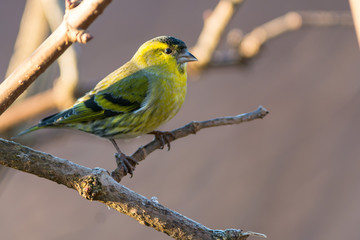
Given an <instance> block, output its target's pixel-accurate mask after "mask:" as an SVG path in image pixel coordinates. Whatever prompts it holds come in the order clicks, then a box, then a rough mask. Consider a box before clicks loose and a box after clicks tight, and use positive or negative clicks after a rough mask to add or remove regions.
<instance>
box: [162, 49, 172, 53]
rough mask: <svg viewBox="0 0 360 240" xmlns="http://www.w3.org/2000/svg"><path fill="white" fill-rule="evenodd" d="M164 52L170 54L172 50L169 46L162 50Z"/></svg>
mask: <svg viewBox="0 0 360 240" xmlns="http://www.w3.org/2000/svg"><path fill="white" fill-rule="evenodd" d="M164 52H165V53H166V54H170V53H172V50H171V49H170V48H166V49H165V51H164Z"/></svg>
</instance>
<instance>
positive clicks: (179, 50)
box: [133, 36, 197, 72]
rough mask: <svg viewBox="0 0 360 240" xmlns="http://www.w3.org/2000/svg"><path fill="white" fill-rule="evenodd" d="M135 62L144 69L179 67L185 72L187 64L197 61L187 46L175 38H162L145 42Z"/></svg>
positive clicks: (135, 57)
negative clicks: (151, 67)
mask: <svg viewBox="0 0 360 240" xmlns="http://www.w3.org/2000/svg"><path fill="white" fill-rule="evenodd" d="M133 60H135V61H136V62H137V63H141V64H142V65H143V67H150V66H162V65H163V66H165V67H172V66H175V65H176V66H177V68H178V69H179V71H181V72H183V71H184V70H185V66H186V63H187V62H192V61H197V59H196V57H194V55H192V54H191V53H190V52H189V51H188V49H187V47H186V44H185V43H184V42H183V41H181V40H179V39H177V38H174V37H169V36H161V37H156V38H153V39H151V40H149V41H147V42H145V43H144V44H143V45H141V47H140V48H139V49H138V51H137V52H136V53H135V55H134V57H133Z"/></svg>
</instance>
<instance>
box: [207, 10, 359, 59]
mask: <svg viewBox="0 0 360 240" xmlns="http://www.w3.org/2000/svg"><path fill="white" fill-rule="evenodd" d="M337 26H340V27H349V26H353V22H352V19H351V15H350V12H334V11H299V12H295V11H292V12H288V13H286V14H285V15H283V16H279V17H276V18H274V19H272V20H270V21H268V22H266V23H264V24H262V25H260V26H258V27H256V28H254V29H253V30H252V31H251V32H249V33H247V34H245V35H244V36H243V34H242V33H241V31H240V30H239V29H233V30H231V31H230V32H229V34H228V36H227V40H228V42H229V43H230V45H231V47H232V48H233V49H231V50H228V51H221V52H220V51H218V52H216V54H215V55H214V57H213V58H212V60H211V62H210V63H209V64H210V65H212V66H220V65H231V64H235V63H239V62H241V61H242V60H246V59H250V58H254V57H255V56H257V55H258V54H259V52H260V50H261V47H262V46H263V45H264V44H265V43H267V42H269V41H270V40H271V39H273V38H276V37H279V36H280V35H282V34H285V33H287V32H291V31H295V30H299V29H301V28H302V27H337ZM234 49H235V50H234Z"/></svg>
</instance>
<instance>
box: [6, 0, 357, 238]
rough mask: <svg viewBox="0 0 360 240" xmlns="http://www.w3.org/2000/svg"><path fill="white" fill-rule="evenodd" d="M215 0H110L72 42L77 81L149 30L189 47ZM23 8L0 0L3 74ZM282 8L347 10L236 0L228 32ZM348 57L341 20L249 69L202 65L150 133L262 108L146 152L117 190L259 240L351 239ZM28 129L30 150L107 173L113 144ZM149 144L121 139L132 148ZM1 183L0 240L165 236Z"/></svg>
mask: <svg viewBox="0 0 360 240" xmlns="http://www.w3.org/2000/svg"><path fill="white" fill-rule="evenodd" d="M216 3H217V1H216V0H211V1H208V0H198V1H190V0H183V1H165V0H152V1H140V0H124V1H113V2H112V3H111V5H110V6H109V7H108V8H107V9H106V10H105V12H104V13H103V14H102V15H101V16H100V17H99V18H98V19H97V20H96V21H95V23H94V24H93V25H92V26H91V27H90V29H89V31H90V32H91V34H92V35H93V36H94V39H93V40H92V41H91V42H90V43H89V44H86V45H83V46H80V45H78V46H77V50H78V51H79V53H80V55H79V56H80V57H79V72H80V81H81V83H83V84H84V83H85V82H87V84H88V86H93V85H95V84H96V82H97V81H98V80H100V79H101V78H102V77H104V76H105V75H107V74H108V73H109V72H111V71H112V70H114V69H116V68H117V67H118V66H120V65H122V64H123V63H125V62H126V61H127V60H128V59H129V58H130V57H131V56H132V55H133V53H134V52H135V51H136V49H137V48H138V46H140V44H141V43H143V42H145V41H146V40H148V39H150V38H152V37H155V36H158V35H174V36H176V37H178V38H180V39H182V40H184V41H185V42H186V43H187V44H188V45H189V46H192V45H194V44H195V42H196V39H197V37H198V35H199V32H200V30H201V28H202V24H203V21H202V14H203V11H204V10H206V9H209V8H213V7H214V6H215V5H216ZM24 4H25V1H24V0H22V1H11V0H5V1H3V2H2V7H1V8H0V30H1V35H0V39H1V40H0V41H1V44H0V53H1V54H0V75H1V76H4V75H5V72H6V67H7V64H8V61H9V59H10V56H11V54H12V49H13V44H14V41H15V38H16V34H17V30H18V26H19V22H20V19H21V15H22V12H23V8H24ZM292 10H349V6H348V2H347V1H339V0H318V1H310V0H306V1H304V0H302V1H300V0H296V1H295V0H273V1H265V0H252V1H246V2H245V3H244V4H243V5H242V6H241V8H240V10H239V11H238V13H237V14H236V16H235V18H234V19H233V20H232V22H231V24H230V27H229V29H231V28H233V27H238V28H241V29H243V30H244V31H245V32H247V31H249V30H251V29H252V28H254V27H256V26H258V25H259V24H262V23H264V22H266V21H269V20H270V19H272V18H275V17H278V16H280V15H283V14H285V13H286V12H288V11H292ZM359 60H360V55H359V49H358V46H357V42H356V37H355V32H354V30H353V29H352V28H341V27H337V28H304V29H301V30H299V31H296V32H292V33H288V34H285V35H282V36H281V37H279V38H276V39H274V40H272V41H270V42H269V43H268V44H267V45H266V46H265V48H264V49H263V51H262V53H261V54H260V56H258V57H257V58H256V59H254V60H252V61H251V62H250V64H249V65H248V66H245V67H240V66H232V67H222V68H212V69H208V70H206V71H205V72H204V73H203V74H202V75H201V76H200V77H199V79H197V81H192V80H193V79H190V81H189V87H188V96H187V99H186V102H185V104H184V106H183V108H182V110H181V111H180V113H179V114H178V115H177V116H176V117H175V118H174V119H173V120H172V121H170V122H169V123H168V124H166V125H165V126H163V128H162V129H173V128H176V127H179V126H182V125H184V124H186V123H188V122H189V121H191V120H206V119H209V118H213V117H219V116H226V115H236V114H239V113H243V112H248V111H252V110H255V109H256V108H257V107H258V105H264V106H265V107H266V108H267V109H268V110H269V111H270V114H269V115H268V116H267V117H266V118H265V119H263V120H256V121H253V122H250V123H245V124H242V125H234V126H227V127H219V128H213V129H207V130H203V131H201V132H199V133H198V134H197V135H195V136H189V137H187V138H184V139H180V140H177V141H176V142H174V143H173V144H172V149H171V151H170V152H167V151H165V150H163V151H156V152H155V153H153V154H151V155H150V156H149V157H148V159H147V160H146V161H144V162H142V163H141V164H140V165H139V166H138V167H137V169H136V171H135V175H134V177H133V178H132V179H129V178H125V179H124V180H123V182H122V184H124V185H125V186H127V187H129V188H131V189H132V190H134V191H136V192H138V193H139V194H142V195H144V196H146V197H148V198H150V197H152V196H156V197H157V198H158V200H159V202H160V203H161V204H163V205H165V206H167V207H169V208H171V209H173V210H176V211H178V212H180V213H182V214H184V215H185V216H187V217H190V218H192V219H194V220H196V221H198V222H200V223H202V224H204V225H205V226H207V227H210V228H215V229H225V228H242V229H244V230H249V231H256V232H261V233H264V234H266V235H267V236H268V238H269V239H293V240H300V239H301V240H303V239H318V240H325V239H359V238H360V232H359V229H358V228H359V227H358V226H359V223H360V206H359V204H360V187H359V183H360V161H359V160H360V137H359V134H360V128H359V123H360V110H359V107H358V104H360V92H359V91H360V82H359V76H360V65H359V63H360V61H359ZM44 116H45V115H44ZM39 119H40V117H39V118H37V119H33V120H31V122H29V123H27V124H26V126H30V125H31V124H33V123H36V122H38V120H39ZM24 128H25V126H24ZM29 137H31V138H34V141H36V142H35V144H34V145H32V147H33V148H35V149H38V150H41V151H45V152H48V153H51V154H54V155H56V156H59V157H62V158H65V159H69V160H71V161H73V162H76V163H78V164H81V165H85V166H88V167H97V166H98V167H103V168H106V169H114V167H115V162H114V159H113V154H114V149H113V147H112V146H111V144H110V143H109V142H107V141H105V140H102V139H99V138H96V137H93V136H91V135H89V134H85V133H81V132H77V131H70V130H43V131H39V132H38V133H34V134H32V135H31V136H29ZM149 140H151V136H144V137H142V138H139V139H134V140H131V141H126V142H119V145H120V147H122V149H123V150H124V151H125V152H126V153H128V154H130V153H132V152H133V151H134V150H135V149H136V148H137V147H138V146H139V145H141V144H144V143H146V142H147V141H149ZM0 189H1V192H0V238H1V239H4V240H5V239H28V240H32V239H52V240H59V239H68V240H72V239H170V238H169V237H168V236H166V235H164V234H162V233H159V232H156V231H154V230H153V229H150V228H148V227H145V226H142V225H140V224H138V223H137V222H136V221H135V220H133V219H131V218H129V217H128V216H125V215H122V214H119V213H117V212H116V211H115V210H112V209H108V208H107V207H106V206H105V205H102V204H100V203H97V202H89V201H86V200H84V199H82V198H81V197H79V196H78V194H77V193H76V192H75V191H72V190H70V189H67V188H65V187H64V186H60V185H57V184H55V183H53V182H50V181H47V180H44V179H40V178H38V177H36V176H33V175H29V174H25V173H22V172H18V171H15V170H10V171H9V172H8V174H7V175H6V179H5V180H4V181H3V182H1V183H0Z"/></svg>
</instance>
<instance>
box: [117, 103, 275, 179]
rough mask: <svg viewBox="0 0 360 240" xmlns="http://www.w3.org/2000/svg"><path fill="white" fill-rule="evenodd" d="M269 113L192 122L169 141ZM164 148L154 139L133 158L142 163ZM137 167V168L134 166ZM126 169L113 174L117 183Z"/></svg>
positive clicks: (119, 167) (173, 131)
mask: <svg viewBox="0 0 360 240" xmlns="http://www.w3.org/2000/svg"><path fill="white" fill-rule="evenodd" d="M268 113H269V112H268V111H267V110H266V109H265V108H264V107H262V106H259V107H258V109H256V110H255V111H253V112H249V113H244V114H239V115H237V116H234V117H221V118H215V119H210V120H206V121H201V122H197V121H192V122H190V123H188V124H186V125H185V126H183V127H180V128H177V129H175V130H172V131H170V134H169V136H168V139H167V140H168V141H169V142H172V141H175V140H176V139H179V138H183V137H186V136H188V135H190V134H196V133H197V132H198V131H200V130H201V129H204V128H209V127H217V126H224V125H232V124H240V123H243V122H248V121H252V120H255V119H262V118H264V117H265V116H266V115H267V114H268ZM161 147H163V143H162V142H161V141H160V140H159V139H158V138H154V140H153V141H151V142H149V143H148V144H146V145H145V146H142V147H140V148H138V149H137V150H136V151H135V152H134V153H133V154H132V155H131V157H132V158H134V159H135V160H136V161H138V162H140V161H142V160H144V159H145V158H146V157H147V156H148V155H149V154H150V153H152V152H153V151H155V150H156V149H160V148H161ZM134 167H135V166H134ZM126 174H127V173H126V172H125V170H124V168H123V167H122V166H118V168H116V169H115V170H114V171H113V172H112V176H113V177H114V178H115V179H116V181H118V182H120V181H121V179H122V178H123V177H124V176H125V175H126Z"/></svg>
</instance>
